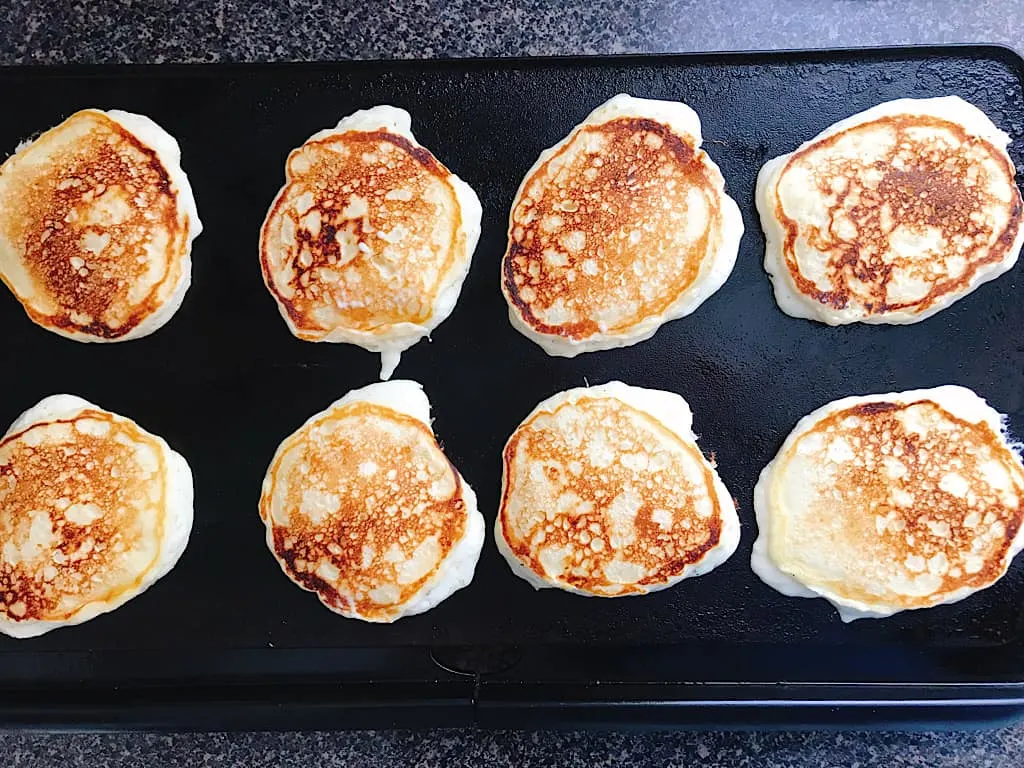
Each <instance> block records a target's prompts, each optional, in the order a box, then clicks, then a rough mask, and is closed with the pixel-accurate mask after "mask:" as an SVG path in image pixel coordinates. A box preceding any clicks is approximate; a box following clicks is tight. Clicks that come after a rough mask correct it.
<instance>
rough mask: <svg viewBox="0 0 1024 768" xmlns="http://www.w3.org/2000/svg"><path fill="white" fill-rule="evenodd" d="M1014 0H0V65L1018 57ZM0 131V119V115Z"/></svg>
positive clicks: (364, 759) (432, 736) (197, 745)
mask: <svg viewBox="0 0 1024 768" xmlns="http://www.w3.org/2000/svg"><path fill="white" fill-rule="evenodd" d="M1022 40H1024V0H968V1H967V2H956V1H955V0H749V1H748V2H746V3H744V2H741V1H740V0H733V1H730V0H704V1H703V2H702V1H701V0H664V1H663V2H650V1H648V0H573V1H569V2H557V1H555V0H552V2H543V1H542V0H522V1H519V2H516V1H515V0H507V1H506V2H500V1H497V0H451V2H445V1H444V0H415V1H414V2H400V0H390V1H383V2H382V1H380V0H364V1H362V2H361V1H360V0H339V1H338V2H329V1H328V0H324V1H323V2H299V1H298V0H277V2H254V3H247V2H242V1H241V0H217V1H216V2H205V3H204V2H200V0H185V1H183V2H172V1H169V0H163V1H162V0H49V1H48V2H41V1H39V0H3V2H0V64H29V63H34V64H57V63H63V62H82V63H101V62H171V61H181V62H203V61H280V60H310V59H314V60H315V59H328V60H329V59H340V58H349V57H354V58H416V57H423V58H429V57H442V56H513V55H528V56H529V55H534V56H536V55H553V54H607V53H639V52H681V51H701V50H704V51H712V50H744V49H771V48H799V47H831V46H854V45H890V44H914V43H954V42H996V43H1004V44H1009V45H1012V46H1015V47H1020V46H1021V45H1024V43H1021V41H1022ZM0 119H2V114H0ZM690 763H695V764H700V765H702V766H706V767H707V768H716V767H717V766H730V768H741V767H742V766H748V765H749V766H815V767H816V768H828V767H829V766H843V767H844V768H852V767H856V766H869V765H876V764H877V765H887V766H893V767H894V768H896V767H898V766H922V768H923V767H924V766H928V767H929V768H931V767H932V766H970V767H971V768H981V767H982V766H987V767H990V768H1004V767H1005V768H1010V767H1011V766H1012V767H1013V768H1020V766H1021V765H1024V725H1022V726H1018V727H1015V728H1010V729H1003V730H997V731H988V732H977V733H951V734H896V733H842V734H838V733H802V734H790V733H775V734H759V733H744V734H738V733H672V734H662V733H589V734H587V733H554V732H542V733H517V732H494V733H484V732H473V731H458V730H453V731H423V732H407V731H378V732H363V733H337V734H318V733H314V734H244V733H242V734H210V735H187V734H185V735H147V734H105V735H94V734H78V735H63V736H52V735H34V734H18V733H12V734H0V765H10V766H24V767H25V768H57V766H61V767H62V768H64V767H68V768H70V767H71V766H100V765H123V766H136V765H137V766H146V767H147V768H150V767H153V766H159V765H173V766H179V765H180V766H194V765H202V766H206V765H210V766H213V765H217V766H221V765H223V766H246V767H247V768H259V767H261V766H292V765H295V766H304V767H305V766H318V765H320V766H376V765H399V764H408V765H416V766H424V767H426V766H446V768H456V767H457V766H478V765H494V766H517V767H518V768H529V767H530V766H563V765H564V766H587V767H588V768H589V767H590V766H600V765H621V766H646V765H687V764H690Z"/></svg>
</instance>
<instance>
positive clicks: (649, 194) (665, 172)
mask: <svg viewBox="0 0 1024 768" xmlns="http://www.w3.org/2000/svg"><path fill="white" fill-rule="evenodd" d="M703 156H704V153H703V152H701V151H700V150H695V148H694V146H693V145H692V144H691V143H690V142H688V141H686V140H684V139H683V138H681V137H680V136H679V135H677V134H676V133H674V132H673V131H672V130H671V129H670V128H669V127H668V126H666V125H663V124H662V123H659V122H657V121H655V120H651V119H647V118H632V117H620V118H616V119H613V120H609V121H607V122H605V123H601V124H598V125H584V126H582V127H580V128H579V129H577V131H575V132H574V134H573V135H572V137H571V139H570V140H569V141H568V142H567V143H566V144H565V145H563V146H562V147H561V148H560V149H558V150H557V151H556V152H555V154H554V155H553V156H551V157H550V158H548V159H547V160H546V162H544V163H543V164H542V165H541V166H540V167H539V168H537V169H536V170H535V171H534V172H533V173H532V174H531V175H530V176H529V177H528V178H527V179H526V180H525V182H524V183H523V186H522V191H521V192H520V196H519V197H518V198H517V203H516V205H515V207H514V208H513V211H512V220H511V224H510V232H509V246H508V251H507V253H506V255H505V258H504V260H503V263H502V269H503V285H504V290H505V292H506V294H507V295H508V297H509V300H510V302H511V303H512V304H513V305H514V306H515V307H516V309H517V310H518V312H519V313H520V314H521V315H522V317H523V320H524V321H525V322H526V323H528V324H529V325H530V326H531V327H532V328H533V329H534V330H536V331H538V332H540V333H547V334H555V335H558V336H562V337H565V338H567V339H584V338H587V337H589V336H592V335H594V334H597V333H615V332H619V331H622V330H624V329H628V328H629V327H631V326H634V325H636V324H637V323H638V322H640V321H641V320H643V319H645V318H649V317H652V316H656V315H658V314H660V313H662V312H663V311H665V310H666V309H667V308H668V307H669V306H670V305H671V304H672V303H673V302H675V301H676V300H677V299H678V297H679V296H680V294H682V293H683V292H684V291H685V290H686V289H687V288H688V287H689V286H690V285H692V284H693V283H694V281H695V280H696V278H697V276H698V274H699V272H700V268H701V264H702V262H703V260H704V259H705V258H706V257H707V255H708V254H709V253H711V252H712V249H714V248H717V247H718V243H717V242H716V239H717V235H716V233H717V232H719V231H720V229H721V212H720V209H719V208H720V206H719V202H718V200H719V198H718V191H717V189H719V188H720V186H721V182H720V180H718V181H717V182H716V180H715V179H714V178H713V177H712V171H711V170H710V169H709V168H708V166H707V165H706V164H705V163H704V162H702V157H703ZM716 184H717V187H716Z"/></svg>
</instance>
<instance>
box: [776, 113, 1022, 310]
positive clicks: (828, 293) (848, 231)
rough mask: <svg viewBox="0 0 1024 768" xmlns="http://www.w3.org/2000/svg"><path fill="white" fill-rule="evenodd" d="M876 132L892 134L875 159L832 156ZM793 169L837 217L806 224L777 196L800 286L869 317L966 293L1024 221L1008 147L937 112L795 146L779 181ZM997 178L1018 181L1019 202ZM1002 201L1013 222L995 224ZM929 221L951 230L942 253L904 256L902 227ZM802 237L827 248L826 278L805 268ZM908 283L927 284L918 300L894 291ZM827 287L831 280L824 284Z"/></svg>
mask: <svg viewBox="0 0 1024 768" xmlns="http://www.w3.org/2000/svg"><path fill="white" fill-rule="evenodd" d="M871 133H881V134H882V135H886V136H890V137H891V140H889V141H890V146H889V148H888V151H887V152H886V153H884V155H882V156H880V157H878V158H874V159H873V160H872V162H870V163H867V164H865V163H864V162H861V161H858V160H854V159H851V158H849V157H836V156H832V155H830V154H829V153H830V152H831V150H832V149H833V148H834V147H835V146H836V145H837V144H838V143H840V142H842V141H844V140H846V139H849V138H854V139H856V138H859V137H866V136H868V135H869V134H871ZM937 136H938V137H947V136H948V137H952V141H950V140H947V139H946V138H937ZM794 169H800V171H801V172H802V173H805V174H806V175H807V178H808V180H809V183H812V184H813V185H814V187H815V191H816V194H817V195H820V196H821V197H822V198H824V199H825V200H827V201H828V215H827V219H828V224H827V226H825V227H821V226H816V225H809V224H807V223H806V222H801V221H798V220H797V219H795V218H793V217H791V216H790V214H789V213H788V212H787V211H786V210H785V208H784V205H783V204H782V202H781V201H780V200H779V199H778V197H777V196H776V197H775V201H774V210H775V214H774V215H775V218H776V220H777V221H778V222H779V224H780V226H781V227H782V229H783V232H784V240H783V243H782V245H781V247H782V249H783V256H784V259H785V264H786V269H787V270H788V272H789V275H790V277H791V278H792V280H793V282H794V284H795V285H796V288H797V290H798V291H799V292H800V293H802V294H804V295H805V296H807V297H809V298H811V299H813V300H814V301H816V302H819V303H821V304H824V305H827V306H830V307H834V308H836V309H844V308H846V307H848V306H850V305H854V306H857V305H859V306H862V307H863V310H864V311H865V313H866V314H868V315H878V314H883V313H889V312H896V311H904V312H914V313H920V312H923V311H925V310H927V309H929V308H930V307H932V306H933V305H935V304H936V303H937V302H939V301H941V300H942V299H943V298H944V297H947V296H949V295H950V294H956V293H960V292H963V291H965V290H966V289H968V288H969V286H970V285H971V283H972V280H973V279H974V277H975V275H976V274H977V273H978V271H979V270H981V269H983V268H984V267H985V266H987V265H990V264H994V263H998V262H1000V261H1002V260H1003V259H1004V258H1005V257H1006V255H1007V251H1008V250H1009V249H1010V248H1011V247H1012V245H1013V242H1014V240H1015V239H1016V237H1017V233H1018V230H1019V228H1020V226H1021V217H1022V212H1024V205H1022V202H1021V196H1020V193H1019V191H1017V189H1016V187H1015V186H1014V183H1013V179H1014V170H1013V168H1012V166H1011V165H1010V163H1009V161H1008V159H1007V158H1006V157H1005V153H1003V152H1002V151H1001V150H1000V149H999V148H997V147H996V146H994V145H993V144H992V143H991V142H989V141H988V140H986V139H983V138H980V137H976V136H971V135H969V134H968V133H967V132H966V131H965V130H964V128H963V127H962V126H960V125H958V124H956V123H952V122H950V121H947V120H943V119H941V118H938V117H930V116H924V115H897V116H886V117H880V118H878V119H875V120H872V121H870V122H868V123H864V124H861V125H857V126H854V127H851V128H848V129H847V130H844V131H839V132H837V133H835V134H833V135H831V136H828V137H826V138H824V139H820V140H815V141H814V142H812V143H811V144H810V145H809V146H807V147H805V148H803V149H800V150H798V151H796V152H794V153H793V155H792V156H791V157H790V158H789V160H788V161H787V162H786V164H785V166H784V167H783V168H782V170H781V171H780V172H779V177H778V178H780V179H781V178H783V176H784V175H785V174H786V173H789V172H793V170H794ZM993 183H995V184H999V185H1003V186H1008V187H1010V188H1011V189H1012V190H1013V192H1012V199H1011V200H1009V201H1007V200H1001V199H999V198H998V197H997V196H996V195H994V194H992V192H991V186H990V185H991V184H993ZM993 208H995V209H1008V212H1009V220H1008V222H1007V223H1006V225H1005V226H1002V225H1000V224H997V223H995V222H994V221H993V218H992V215H991V213H990V211H991V209H993ZM928 228H937V229H939V230H941V232H942V235H943V237H944V239H945V243H946V244H945V246H944V248H943V249H942V250H943V253H942V255H941V257H939V258H932V257H928V258H915V257H908V256H906V255H903V254H901V248H900V247H899V246H898V245H896V244H895V242H894V238H895V237H897V232H899V233H900V235H901V236H902V233H904V232H906V233H912V234H913V233H921V232H923V231H925V230H926V229H928ZM798 238H804V239H806V240H807V242H808V244H809V245H810V246H811V247H812V248H814V249H815V250H817V251H820V252H821V253H823V254H825V255H826V257H827V265H826V274H825V275H824V277H823V278H819V279H817V280H815V279H813V277H812V276H809V275H807V274H804V273H803V272H802V271H801V267H800V265H799V264H798V262H797V258H796V255H795V251H794V246H795V243H796V241H797V239H798ZM908 280H913V281H921V282H923V283H925V284H926V287H925V288H924V289H923V290H921V291H920V292H919V294H920V295H915V296H913V297H912V298H911V297H908V296H906V295H903V296H901V295H897V296H893V295H892V290H893V286H894V284H896V283H899V282H900V281H908ZM821 284H827V285H828V286H829V287H828V288H827V289H826V290H823V289H822V288H820V287H819V285H821Z"/></svg>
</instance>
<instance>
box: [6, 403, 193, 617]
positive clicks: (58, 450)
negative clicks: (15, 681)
mask: <svg viewBox="0 0 1024 768" xmlns="http://www.w3.org/2000/svg"><path fill="white" fill-rule="evenodd" d="M191 526H192V475H191V472H190V470H189V468H188V464H187V463H186V462H185V460H184V459H183V458H182V457H181V456H179V455H178V454H176V453H174V452H173V451H172V450H171V449H170V448H169V447H168V446H167V444H166V443H165V442H164V441H163V440H161V439H160V438H159V437H156V436H154V435H151V434H149V433H148V432H146V431H145V430H143V429H141V428H140V427H139V426H138V425H136V424H135V423H134V422H132V421H130V420H128V419H125V418H123V417H121V416H117V415H115V414H112V413H110V412H108V411H104V410H102V409H101V408H98V407H96V406H94V405H91V404H90V403H88V402H86V401H84V400H81V399H80V398H76V397H72V396H70V395H56V396H54V397H49V398H47V399H45V400H43V401H42V402H41V403H39V405H37V406H36V407H35V408H33V409H31V410H30V411H28V412H26V413H25V414H24V415H22V417H21V418H19V419H18V421H16V422H15V423H14V425H13V426H12V427H11V429H10V430H9V431H8V433H7V434H6V435H5V436H4V438H3V440H0V632H2V633H4V634H7V635H11V636H13V637H33V636H35V635H40V634H43V633H44V632H48V631H50V630H51V629H56V628H57V627H61V626H68V625H72V624H79V623H81V622H83V621H87V620H88V619H91V618H94V617H95V616H97V615H99V614H101V613H105V612H107V611H111V610H113V609H115V608H117V607H118V606H119V605H121V604H123V603H125V602H126V601H127V600H129V599H131V598H132V597H135V596H136V595H138V594H140V593H141V592H142V591H143V590H145V589H146V588H147V587H149V586H150V585H151V584H152V583H153V582H155V581H156V580H157V579H159V578H160V577H161V576H163V575H164V574H166V573H167V572H168V571H169V570H170V569H171V568H172V567H173V566H174V564H175V563H176V562H177V560H178V558H179V557H180V556H181V553H182V552H183V551H184V549H185V545H186V543H187V542H188V536H189V532H190V530H191Z"/></svg>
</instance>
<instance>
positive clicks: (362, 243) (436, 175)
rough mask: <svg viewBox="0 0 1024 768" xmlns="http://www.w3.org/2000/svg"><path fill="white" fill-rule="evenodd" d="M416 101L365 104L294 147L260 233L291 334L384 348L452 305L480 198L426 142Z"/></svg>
mask: <svg viewBox="0 0 1024 768" xmlns="http://www.w3.org/2000/svg"><path fill="white" fill-rule="evenodd" d="M410 126H411V118H410V117H409V113H408V112H406V111H405V110H402V109H396V108H395V107H388V106H380V107H374V108H373V109H367V110H360V111H359V112H356V113H355V114H352V115H349V116H348V117H346V118H345V119H343V120H342V121H341V122H340V123H338V125H337V126H336V127H335V128H332V129H329V130H325V131H320V132H319V133H316V134H314V135H313V136H311V137H310V138H309V139H308V140H307V141H306V143H304V144H303V145H302V146H301V147H299V148H298V149H296V150H294V151H293V152H292V153H291V154H289V155H288V162H287V164H286V166H285V177H286V181H285V185H284V187H283V188H282V189H281V191H280V192H279V193H278V195H277V197H276V198H275V200H274V203H273V205H271V206H270V211H269V212H268V213H267V217H266V220H265V221H264V222H263V229H262V232H261V234H260V264H261V267H262V269H263V281H264V283H265V284H266V286H267V289H268V290H269V291H270V293H271V295H272V296H273V297H274V299H275V301H276V302H277V306H278V309H279V310H280V312H281V316H282V317H283V318H284V320H285V322H286V323H287V324H288V328H289V329H290V330H291V332H292V333H293V334H295V335H296V336H298V337H299V338H300V339H303V340H305V341H328V342H342V343H346V344H357V345H359V346H361V347H363V348H365V349H368V350H370V351H371V352H380V353H381V374H380V376H381V378H382V379H388V378H390V376H391V374H392V372H393V371H394V370H395V367H396V366H397V365H398V361H399V358H400V357H401V354H402V352H403V351H404V350H406V349H408V348H409V347H411V346H412V345H413V344H415V343H416V342H417V341H419V340H420V339H421V338H423V337H424V336H429V335H430V333H431V331H433V330H434V329H435V328H436V327H437V326H438V325H440V324H441V322H442V321H444V319H445V318H447V317H448V315H450V314H451V312H452V310H453V309H454V308H455V303H456V301H457V300H458V298H459V292H460V291H461V290H462V282H463V280H464V279H465V277H466V274H467V272H468V271H469V264H470V260H471V258H472V256H473V250H474V249H475V248H476V243H477V240H478V239H479V237H480V216H481V210H480V201H479V200H478V199H477V196H476V194H475V193H474V192H473V190H472V189H470V187H469V185H468V184H466V183H465V182H464V181H462V180H461V179H460V178H459V177H458V176H456V175H455V174H453V173H452V172H451V171H449V170H448V169H447V168H445V167H444V165H442V164H441V163H440V162H438V160H437V158H435V157H434V156H433V155H432V154H431V153H430V152H429V151H428V150H426V149H424V148H423V147H421V146H420V145H419V144H418V143H417V142H416V139H415V138H414V137H413V135H412V131H411V130H410Z"/></svg>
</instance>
